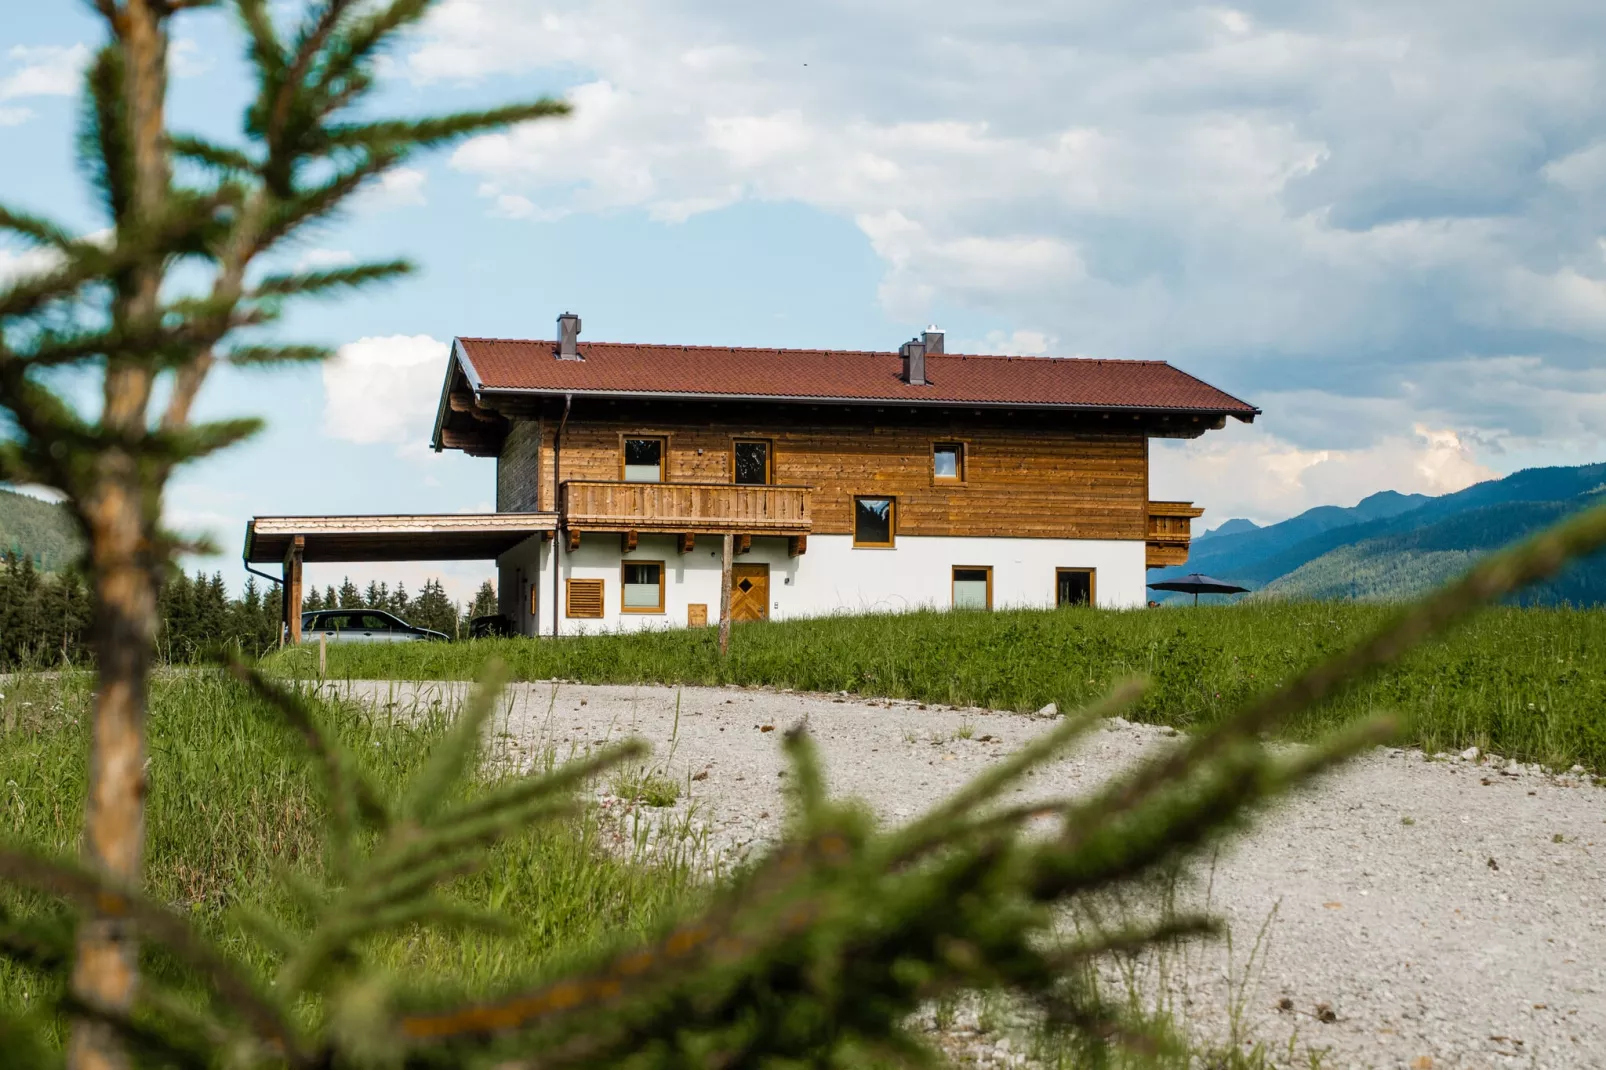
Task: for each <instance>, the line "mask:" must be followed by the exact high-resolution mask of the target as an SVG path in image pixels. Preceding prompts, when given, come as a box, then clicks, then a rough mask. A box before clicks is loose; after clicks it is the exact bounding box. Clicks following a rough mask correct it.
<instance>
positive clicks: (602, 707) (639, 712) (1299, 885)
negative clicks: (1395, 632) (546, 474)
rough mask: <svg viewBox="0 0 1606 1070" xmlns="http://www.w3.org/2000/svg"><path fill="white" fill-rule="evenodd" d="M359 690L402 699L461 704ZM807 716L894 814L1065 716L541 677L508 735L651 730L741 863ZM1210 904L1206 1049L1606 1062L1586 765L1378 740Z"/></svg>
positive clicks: (1600, 873)
mask: <svg viewBox="0 0 1606 1070" xmlns="http://www.w3.org/2000/svg"><path fill="white" fill-rule="evenodd" d="M353 686H354V687H355V688H356V689H357V690H358V693H359V694H361V695H363V696H364V697H367V698H369V699H371V700H373V701H376V702H378V703H380V704H384V703H388V702H395V703H398V706H399V707H400V708H408V707H413V706H414V704H415V703H418V702H424V703H428V702H432V701H439V700H443V699H444V700H445V701H448V702H450V701H453V700H454V699H455V698H457V697H458V696H460V694H461V692H460V691H459V690H457V689H456V688H454V687H452V686H451V685H439V684H431V685H416V686H415V685H407V684H388V683H367V684H356V685H353ZM677 703H678V709H679V716H678V729H677V728H676V710H677ZM805 717H806V718H807V719H808V723H809V727H810V729H811V730H812V732H813V734H814V736H815V738H816V739H817V740H818V742H819V746H820V749H821V752H822V756H823V759H824V762H825V767H826V771H827V776H828V780H829V783H830V785H831V788H832V790H833V792H834V793H836V794H845V795H853V796H857V797H859V798H861V799H864V800H865V801H866V802H868V803H869V804H870V805H871V806H873V807H874V808H875V810H876V811H877V812H878V813H880V814H881V815H883V816H884V817H885V818H887V819H889V820H893V821H896V820H899V819H904V818H908V817H911V816H913V815H915V814H916V813H918V812H920V811H921V810H922V809H924V808H925V807H927V806H929V805H930V804H932V803H933V802H935V801H937V800H938V799H940V798H942V797H943V796H944V795H946V794H948V793H949V792H951V791H953V790H954V789H955V788H956V787H958V786H959V785H960V784H962V783H963V782H964V781H966V780H967V779H968V778H969V777H971V776H972V775H973V774H974V773H976V772H977V771H978V770H979V769H981V768H982V767H983V766H985V765H986V764H987V763H989V762H992V761H996V760H997V759H998V758H999V757H1000V756H1001V755H1002V754H1004V753H1006V752H1007V751H1010V750H1012V749H1014V748H1016V747H1018V746H1020V745H1021V744H1023V743H1025V742H1026V741H1027V740H1029V739H1030V738H1032V737H1033V736H1035V735H1036V734H1038V733H1040V732H1042V731H1044V730H1045V729H1046V728H1047V727H1048V724H1049V721H1048V720H1047V719H1045V718H1037V717H1029V716H1022V715H1019V714H1011V713H996V712H989V711H984V710H956V709H952V708H947V707H935V706H933V707H931V708H929V709H928V708H926V707H923V706H919V705H916V704H914V703H908V702H885V701H876V700H862V699H857V698H850V697H847V696H830V695H806V694H795V693H790V692H777V691H770V690H761V689H740V688H723V689H720V688H690V687H688V688H682V689H675V688H663V687H619V686H585V685H577V684H546V683H537V684H524V685H519V686H517V687H515V688H513V689H511V690H510V692H509V695H508V697H507V709H506V710H505V711H504V712H503V714H502V715H500V716H499V717H498V719H497V721H498V724H497V728H498V731H499V732H501V733H503V735H502V736H501V742H502V744H503V745H504V746H506V747H508V748H510V749H511V751H512V753H514V754H530V753H537V752H539V750H540V749H541V748H542V747H544V746H547V745H556V746H557V748H558V749H559V753H560V754H567V753H571V752H572V751H574V750H584V749H585V748H587V747H591V746H595V745H596V744H597V743H599V742H600V741H603V740H607V739H618V738H621V737H623V736H626V735H639V736H641V737H643V738H645V739H646V740H648V741H649V742H651V743H652V744H653V745H654V747H655V748H656V753H655V756H654V761H656V762H658V763H661V764H663V765H664V766H665V767H666V768H667V770H668V772H669V773H670V775H672V776H675V777H677V778H678V779H679V780H680V781H681V783H682V784H683V785H684V784H686V783H687V777H688V776H692V777H698V776H701V777H702V779H692V780H691V781H690V787H691V794H690V796H689V798H685V797H683V798H682V799H681V801H680V802H679V803H677V804H676V809H677V810H684V809H685V808H687V807H688V806H690V807H692V808H693V812H694V815H695V816H696V817H697V818H698V819H699V820H700V821H701V822H703V823H704V825H705V827H706V828H707V829H708V831H709V833H710V836H711V840H712V845H713V847H714V848H715V849H717V850H721V851H726V852H740V851H742V850H744V849H747V848H749V847H751V846H752V845H754V844H755V843H760V842H762V841H763V840H765V839H766V838H768V837H772V836H774V835H775V834H776V833H777V832H778V829H779V824H780V818H781V816H782V812H783V809H784V804H783V800H782V796H781V785H782V784H783V783H784V781H783V780H782V778H781V777H780V775H779V774H780V773H781V772H782V770H783V769H784V768H785V762H784V760H783V758H782V756H781V753H780V746H779V744H780V739H779V730H783V729H785V728H787V727H789V726H791V725H792V724H795V723H796V722H798V721H799V720H801V719H803V718H805ZM766 726H771V727H772V730H771V731H766V730H765V727H766ZM1172 736H1174V733H1173V732H1171V731H1170V730H1168V729H1162V728H1154V727H1151V726H1143V725H1133V724H1128V723H1127V722H1124V721H1112V722H1108V723H1107V724H1106V726H1105V730H1104V731H1099V732H1095V733H1093V734H1092V736H1091V737H1090V738H1089V739H1088V740H1087V741H1086V742H1085V743H1084V745H1083V746H1082V747H1081V749H1079V750H1077V751H1075V752H1073V753H1072V754H1070V755H1069V756H1068V757H1065V758H1063V759H1061V760H1060V761H1058V762H1056V763H1054V764H1053V765H1051V766H1048V767H1046V768H1045V769H1043V770H1041V771H1039V772H1038V773H1037V775H1036V776H1034V777H1032V778H1031V779H1030V780H1029V781H1028V785H1029V786H1028V787H1027V788H1025V789H1023V793H1022V794H1021V795H1020V796H1019V797H1020V798H1021V799H1025V798H1028V797H1030V796H1031V795H1035V794H1039V793H1040V794H1042V795H1044V796H1048V795H1064V794H1071V793H1077V792H1085V791H1087V790H1089V789H1090V788H1091V787H1092V786H1094V785H1096V784H1097V783H1099V782H1100V781H1101V780H1103V779H1104V778H1106V777H1108V776H1110V775H1111V774H1112V773H1113V772H1115V771H1117V770H1119V769H1121V768H1122V767H1124V766H1126V765H1128V764H1129V763H1131V762H1132V761H1134V760H1135V759H1137V758H1139V757H1141V756H1143V755H1145V754H1150V753H1154V752H1155V751H1156V750H1157V749H1159V748H1163V747H1166V746H1171V745H1174V744H1173V742H1172V739H1171V737H1172ZM705 773H706V776H704V775H703V774H705ZM599 793H600V794H601V795H602V796H603V797H604V801H605V802H610V803H612V802H614V801H613V800H610V799H608V798H607V797H606V788H605V787H604V788H600V789H599ZM615 805H616V803H615ZM1206 896H1208V900H1209V905H1210V906H1211V908H1212V909H1213V910H1214V911H1216V912H1217V913H1218V914H1220V915H1221V916H1223V917H1225V918H1226V919H1227V921H1228V922H1229V924H1230V927H1231V930H1232V933H1233V940H1232V951H1231V952H1230V953H1229V951H1228V949H1227V948H1226V947H1225V946H1224V945H1220V944H1217V945H1211V946H1210V947H1209V948H1205V949H1199V950H1197V951H1195V952H1190V953H1189V954H1188V955H1187V956H1186V958H1185V961H1184V962H1183V963H1182V964H1181V965H1182V966H1183V967H1184V969H1183V970H1182V971H1181V972H1182V974H1183V975H1184V978H1185V979H1184V983H1183V987H1184V993H1183V999H1184V1000H1185V1004H1184V1006H1183V1007H1182V1008H1181V1010H1182V1011H1183V1012H1184V1013H1185V1016H1186V1019H1187V1021H1188V1022H1189V1024H1190V1028H1193V1029H1195V1030H1197V1031H1198V1032H1199V1033H1200V1035H1201V1036H1202V1037H1204V1038H1206V1039H1208V1040H1212V1041H1217V1042H1219V1041H1221V1040H1223V1039H1224V1038H1225V1037H1227V1035H1228V1032H1229V1024H1228V1023H1229V1018H1230V1012H1229V1007H1230V1005H1231V1004H1232V1003H1233V1002H1234V1001H1235V999H1236V1000H1241V1002H1242V1007H1243V1010H1242V1015H1241V1021H1242V1025H1243V1033H1244V1035H1246V1036H1248V1037H1251V1038H1253V1039H1256V1040H1259V1041H1262V1042H1264V1043H1266V1044H1268V1045H1271V1046H1276V1047H1279V1048H1282V1049H1283V1050H1285V1051H1286V1050H1287V1048H1288V1046H1289V1042H1290V1040H1291V1039H1292V1041H1293V1045H1292V1047H1293V1052H1292V1054H1291V1057H1290V1060H1289V1061H1290V1062H1294V1063H1298V1064H1301V1065H1303V1064H1304V1063H1305V1061H1306V1052H1307V1050H1314V1051H1318V1052H1321V1051H1325V1052H1326V1057H1325V1058H1324V1059H1323V1060H1322V1063H1321V1065H1323V1066H1326V1067H1333V1066H1340V1067H1344V1066H1368V1067H1372V1066H1376V1067H1410V1068H1413V1070H1426V1068H1429V1067H1448V1066H1456V1067H1461V1066H1465V1067H1482V1066H1502V1067H1504V1066H1525V1067H1526V1066H1534V1067H1562V1066H1565V1067H1577V1066H1591V1067H1606V791H1602V790H1600V788H1599V787H1598V786H1592V785H1591V782H1590V781H1589V779H1588V778H1587V777H1583V776H1579V775H1572V774H1564V775H1559V776H1556V775H1550V774H1547V773H1544V772H1541V771H1539V770H1538V769H1537V768H1536V767H1520V766H1516V765H1514V764H1508V763H1506V762H1504V761H1503V760H1500V759H1497V758H1493V757H1491V756H1478V757H1477V758H1476V759H1469V758H1465V757H1461V756H1456V757H1453V758H1449V757H1441V758H1440V759H1439V760H1433V759H1429V758H1427V757H1425V756H1423V755H1422V754H1420V753H1417V752H1413V751H1399V750H1379V751H1376V752H1374V753H1372V754H1370V755H1367V756H1365V757H1363V758H1360V759H1358V760H1357V761H1355V762H1353V763H1351V764H1350V765H1349V766H1348V767H1346V768H1345V769H1343V770H1341V771H1339V772H1337V773H1335V774H1333V775H1331V776H1329V777H1328V778H1327V779H1326V780H1324V781H1322V782H1321V783H1320V784H1318V785H1316V786H1314V787H1313V788H1311V789H1310V790H1308V791H1306V792H1304V793H1302V794H1300V795H1298V796H1296V797H1294V798H1292V799H1290V800H1287V801H1286V802H1285V803H1284V804H1283V805H1282V806H1280V807H1279V808H1277V809H1276V810H1275V811H1274V812H1272V813H1271V814H1269V815H1267V816H1266V817H1265V818H1264V819H1262V820H1261V821H1260V822H1259V823H1258V824H1257V826H1256V827H1255V828H1254V830H1253V831H1252V832H1251V833H1250V834H1249V835H1248V836H1246V837H1245V838H1242V839H1240V840H1238V841H1236V842H1234V843H1233V844H1232V845H1230V846H1229V847H1228V848H1226V849H1224V850H1223V851H1222V852H1221V853H1220V855H1219V856H1218V857H1217V858H1215V859H1214V860H1213V861H1207V863H1206V864H1204V865H1202V866H1201V867H1200V868H1199V872H1198V873H1196V874H1195V880H1194V883H1193V886H1192V887H1191V888H1190V889H1189V890H1187V891H1186V892H1185V894H1184V899H1185V901H1186V900H1188V899H1190V898H1191V900H1192V901H1193V902H1194V903H1196V904H1197V903H1199V902H1200V901H1202V900H1203V899H1204V898H1205V897H1206ZM1268 923H1269V924H1268ZM1263 929H1264V930H1265V931H1266V933H1267V937H1266V940H1265V941H1264V942H1263V943H1262V946H1261V948H1260V951H1259V957H1258V960H1257V961H1256V962H1255V964H1254V965H1253V966H1252V967H1251V968H1250V969H1249V970H1248V977H1249V981H1248V983H1247V985H1246V984H1245V982H1244V974H1245V970H1244V966H1245V958H1246V956H1247V955H1248V953H1249V949H1250V948H1251V946H1252V945H1253V944H1254V943H1255V940H1256V937H1257V934H1259V933H1260V932H1261V931H1262V930H1263Z"/></svg>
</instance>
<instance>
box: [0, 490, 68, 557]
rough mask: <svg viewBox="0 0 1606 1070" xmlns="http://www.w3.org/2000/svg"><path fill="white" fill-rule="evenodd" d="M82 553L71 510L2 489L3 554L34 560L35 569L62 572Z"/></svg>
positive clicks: (0, 537)
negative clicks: (69, 511)
mask: <svg viewBox="0 0 1606 1070" xmlns="http://www.w3.org/2000/svg"><path fill="white" fill-rule="evenodd" d="M81 550H82V542H81V540H80V538H79V535H78V528H77V525H75V524H74V523H73V518H72V515H71V514H70V513H68V512H67V507H66V506H64V505H60V504H58V503H56V502H46V501H40V500H39V499H38V498H32V497H29V496H28V495H26V494H18V493H17V492H16V491H14V490H0V553H12V554H16V555H17V556H18V557H31V558H32V559H33V563H34V567H35V568H38V569H41V570H43V571H47V572H58V571H60V570H61V569H63V568H66V567H67V566H68V565H70V564H72V562H73V561H74V560H76V559H77V557H78V555H79V553H80V552H81Z"/></svg>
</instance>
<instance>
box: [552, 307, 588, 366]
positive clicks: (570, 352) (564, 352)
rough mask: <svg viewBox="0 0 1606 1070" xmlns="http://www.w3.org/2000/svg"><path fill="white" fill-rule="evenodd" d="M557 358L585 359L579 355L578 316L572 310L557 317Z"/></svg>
mask: <svg viewBox="0 0 1606 1070" xmlns="http://www.w3.org/2000/svg"><path fill="white" fill-rule="evenodd" d="M558 359H559V360H584V359H585V358H584V357H582V356H581V355H580V317H579V316H576V315H575V314H574V313H573V312H565V313H564V314H563V315H561V316H559V317H558Z"/></svg>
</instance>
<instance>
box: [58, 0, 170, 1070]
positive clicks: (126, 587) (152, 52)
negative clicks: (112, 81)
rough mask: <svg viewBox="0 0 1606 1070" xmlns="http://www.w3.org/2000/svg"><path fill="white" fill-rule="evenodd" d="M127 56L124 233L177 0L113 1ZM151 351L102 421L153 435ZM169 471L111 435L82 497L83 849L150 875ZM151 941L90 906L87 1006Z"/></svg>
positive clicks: (113, 1007)
mask: <svg viewBox="0 0 1606 1070" xmlns="http://www.w3.org/2000/svg"><path fill="white" fill-rule="evenodd" d="M102 10H103V11H104V12H106V14H107V20H108V22H109V23H110V28H111V31H112V34H113V36H114V37H115V38H116V42H117V45H118V47H119V48H120V49H121V51H122V59H123V94H122V95H123V101H122V103H123V107H124V109H125V111H124V114H123V116H122V117H121V121H122V122H123V123H124V124H125V126H124V130H123V132H122V133H123V136H124V137H125V139H126V143H127V145H128V149H129V163H130V174H129V176H128V177H129V179H130V181H131V196H130V198H129V200H128V202H127V203H126V204H125V205H124V206H123V207H122V208H121V209H120V210H119V212H118V218H117V220H116V223H117V232H118V240H119V241H120V242H121V241H125V240H130V239H135V240H137V239H138V238H140V237H142V236H143V235H145V234H148V233H150V232H151V230H152V228H154V227H156V226H158V225H160V223H161V221H162V219H163V217H164V216H165V215H166V213H167V212H168V210H169V205H168V198H169V194H170V192H171V191H170V188H169V182H170V172H169V169H168V158H167V148H166V136H167V131H166V97H167V26H166V20H167V17H168V15H169V14H171V11H170V9H169V7H168V4H167V0H125V2H124V3H122V4H120V5H116V6H113V5H102ZM164 271H165V268H164V261H163V260H162V258H161V257H154V256H153V257H151V258H149V259H148V260H146V261H145V262H142V263H138V264H136V265H134V266H133V267H132V269H131V270H130V271H129V272H128V273H127V274H126V275H125V276H123V277H122V278H120V279H118V281H117V293H116V295H115V297H114V299H113V302H112V319H113V321H114V323H116V324H117V325H119V326H122V327H125V328H136V327H143V326H146V325H148V324H150V323H153V322H155V321H156V320H157V319H158V318H159V316H160V314H161V311H160V307H161V306H160V291H161V285H162V277H163V274H164ZM154 380H155V375H154V365H153V364H152V362H150V361H149V359H148V355H146V354H136V353H117V352H111V353H108V354H107V355H106V378H105V386H104V395H103V405H102V409H101V415H100V422H101V426H102V428H104V429H105V430H106V431H108V432H113V433H119V434H121V435H124V436H126V437H127V438H128V439H130V440H138V439H141V438H143V437H144V435H145V434H146V430H147V424H146V421H147V411H148V409H149V405H150V399H151V387H152V385H153V383H154ZM161 483H162V476H161V475H160V474H159V473H158V472H155V471H152V470H151V469H150V468H149V467H148V466H142V464H141V462H140V459H139V457H137V456H136V455H134V454H131V453H128V452H124V451H123V450H120V449H116V448H111V449H105V450H103V451H102V453H101V454H100V456H98V457H97V458H96V459H95V466H94V474H93V476H91V477H90V480H89V490H88V493H86V494H82V495H80V496H79V508H80V512H81V515H82V516H83V519H84V523H85V527H86V529H87V531H86V534H87V535H88V538H89V554H88V556H89V563H90V571H91V577H92V578H91V582H92V583H93V585H94V595H95V614H94V647H95V656H96V659H97V660H98V662H99V664H98V670H99V671H98V677H99V678H98V681H97V687H96V690H95V724H94V734H93V742H92V745H91V749H90V756H89V798H88V800H87V802H86V805H85V813H84V843H83V852H84V861H85V862H86V863H87V864H88V865H89V866H90V867H91V868H93V869H95V870H98V871H100V872H101V873H103V874H105V875H106V876H108V877H111V878H113V879H115V880H117V881H119V882H122V883H126V884H130V885H133V886H135V887H138V886H139V884H140V878H141V862H142V860H143V854H144V845H145V710H146V702H147V699H148V690H149V685H150V663H151V656H152V652H153V647H154V642H155V635H156V584H157V574H156V565H155V558H156V555H155V548H154V547H153V546H152V544H151V540H152V536H153V534H154V533H155V531H156V528H157V522H158V521H157V518H158V517H159V515H160V512H161V510H160V502H161ZM138 970H139V954H138V947H137V944H136V943H135V939H134V933H133V932H132V931H131V927H130V925H129V923H128V921H127V919H125V918H120V917H117V916H116V915H115V913H111V912H106V911H96V912H95V913H94V914H93V915H91V916H88V917H86V918H84V919H83V921H82V923H81V925H80V928H79V932H78V947H77V958H76V960H75V962H74V964H73V978H72V990H73V995H74V996H76V997H77V998H78V999H79V1000H81V1001H82V1002H83V1003H85V1004H86V1005H88V1006H92V1007H96V1008H100V1009H102V1010H105V1011H109V1012H113V1013H125V1012H127V1011H128V1010H129V1009H130V1008H131V1007H132V1006H133V1000H134V987H135V983H136V981H137V979H138ZM128 1064H129V1060H128V1053H127V1050H126V1049H125V1047H124V1045H123V1043H122V1040H121V1038H120V1037H119V1036H118V1035H117V1034H116V1033H115V1032H114V1031H113V1030H112V1029H110V1028H109V1027H108V1026H107V1025H105V1024H104V1023H102V1022H100V1021H97V1020H95V1019H93V1018H88V1017H84V1018H79V1019H77V1020H76V1021H75V1022H74V1023H73V1031H72V1039H71V1042H70V1043H69V1044H68V1048H67V1065H68V1067H69V1070H122V1068H124V1067H126V1066H128Z"/></svg>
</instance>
